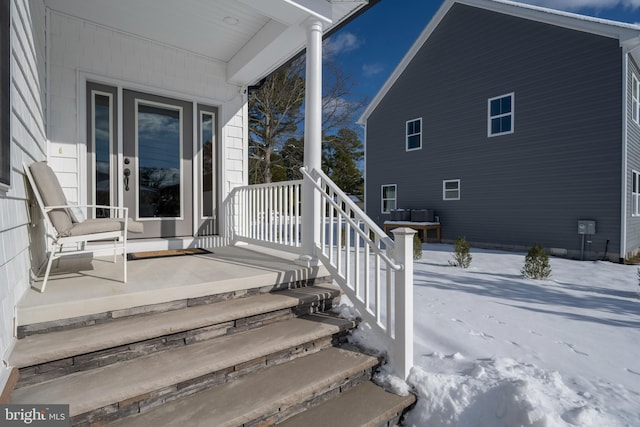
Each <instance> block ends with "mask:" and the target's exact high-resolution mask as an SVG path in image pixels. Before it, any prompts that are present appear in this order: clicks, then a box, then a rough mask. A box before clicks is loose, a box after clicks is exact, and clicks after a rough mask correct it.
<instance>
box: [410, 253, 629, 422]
mask: <svg viewBox="0 0 640 427" xmlns="http://www.w3.org/2000/svg"><path fill="white" fill-rule="evenodd" d="M452 252H453V248H452V246H450V245H444V244H442V245H435V244H428V245H424V252H423V256H422V259H421V260H418V261H416V263H415V287H414V297H415V306H414V310H415V347H414V351H415V354H414V363H415V367H414V368H413V370H412V373H411V375H410V377H409V380H408V382H409V385H410V386H412V387H413V389H414V392H416V393H417V395H418V403H417V405H416V407H415V409H414V410H413V411H412V412H410V413H409V414H408V416H407V418H406V420H405V425H409V426H410V425H414V426H428V427H440V426H460V427H511V426H536V427H547V426H585V427H586V426H593V427H606V426H615V427H617V426H634V427H638V426H640V298H639V297H638V291H640V287H639V286H638V276H637V267H635V266H626V265H619V264H613V263H609V262H590V261H588V262H587V261H585V262H580V261H573V260H567V259H560V258H553V257H552V258H551V260H550V262H551V267H552V269H553V273H552V276H551V277H550V278H549V279H548V280H543V281H539V280H532V279H524V278H523V277H522V274H521V273H520V270H521V269H522V266H523V264H524V257H525V254H522V253H509V252H498V251H485V250H473V249H472V252H471V253H472V255H473V261H472V263H471V267H470V268H468V269H461V268H457V267H452V266H450V265H449V261H450V260H451V259H452V257H451V253H452Z"/></svg>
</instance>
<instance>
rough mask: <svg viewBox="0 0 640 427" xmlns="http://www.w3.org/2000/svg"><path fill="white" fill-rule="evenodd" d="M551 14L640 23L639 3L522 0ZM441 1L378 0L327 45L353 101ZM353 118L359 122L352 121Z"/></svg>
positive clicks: (370, 90)
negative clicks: (559, 12) (344, 75)
mask: <svg viewBox="0 0 640 427" xmlns="http://www.w3.org/2000/svg"><path fill="white" fill-rule="evenodd" d="M522 3H528V4H534V5H538V6H543V7H548V8H552V9H558V10H564V11H568V12H574V13H580V14H583V15H589V16H594V17H598V18H603V19H611V20H616V21H621V22H628V23H632V24H638V23H640V0H522ZM441 4H442V1H441V0H382V1H380V2H379V3H378V4H376V5H375V6H373V7H372V8H371V9H370V10H368V11H367V12H365V13H364V14H362V15H361V16H359V17H358V18H356V19H355V20H353V21H352V22H350V23H349V24H348V25H346V26H345V27H343V28H342V29H341V30H340V31H338V32H336V33H334V34H333V35H331V37H330V38H329V39H328V40H327V42H325V52H326V51H327V50H330V51H331V55H332V58H333V59H334V60H335V61H336V62H337V63H338V64H339V65H340V67H342V68H343V69H345V70H346V71H347V72H348V73H349V74H350V75H351V78H352V79H353V80H354V82H355V84H356V85H355V87H354V88H353V94H354V96H355V97H363V96H364V97H366V98H367V99H368V100H371V99H372V98H373V97H374V96H375V94H376V93H377V92H378V90H379V89H380V88H381V86H382V85H383V84H384V82H385V81H386V79H387V78H388V77H389V75H390V74H391V73H392V72H393V70H394V69H395V67H396V66H397V65H398V63H399V62H400V60H401V59H402V57H403V56H404V55H405V53H406V52H407V51H408V50H409V48H410V47H411V45H412V44H413V42H414V41H415V40H416V38H417V37H418V35H419V34H420V32H421V31H422V30H423V29H424V27H426V25H427V24H428V23H429V21H430V20H431V17H432V16H433V14H434V13H435V12H436V11H437V10H438V8H439V7H440V5H441ZM356 119H357V117H356Z"/></svg>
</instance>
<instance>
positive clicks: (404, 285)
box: [391, 228, 416, 379]
mask: <svg viewBox="0 0 640 427" xmlns="http://www.w3.org/2000/svg"><path fill="white" fill-rule="evenodd" d="M392 233H393V236H394V240H395V249H394V251H393V259H394V260H395V262H396V264H400V265H403V266H404V269H402V270H398V271H396V272H395V301H394V316H395V328H394V329H395V339H394V340H393V342H392V350H391V353H392V354H391V365H392V367H393V370H394V371H395V374H396V375H397V376H399V377H400V378H402V379H407V377H408V376H409V372H410V371H411V367H412V366H413V236H414V235H415V234H416V231H415V230H413V229H411V228H396V229H394V230H392Z"/></svg>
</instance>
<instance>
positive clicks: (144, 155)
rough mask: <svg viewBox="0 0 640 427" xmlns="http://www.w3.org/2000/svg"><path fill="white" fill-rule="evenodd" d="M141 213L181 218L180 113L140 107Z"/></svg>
mask: <svg viewBox="0 0 640 427" xmlns="http://www.w3.org/2000/svg"><path fill="white" fill-rule="evenodd" d="M137 112H138V114H137V116H138V168H139V169H138V201H139V204H138V212H139V216H140V217H142V218H152V217H162V218H167V217H180V216H181V215H180V213H181V206H180V203H181V201H180V196H181V182H180V172H181V171H180V158H181V155H180V130H181V126H180V111H179V110H174V109H169V108H163V107H157V106H152V105H144V104H138V111H137Z"/></svg>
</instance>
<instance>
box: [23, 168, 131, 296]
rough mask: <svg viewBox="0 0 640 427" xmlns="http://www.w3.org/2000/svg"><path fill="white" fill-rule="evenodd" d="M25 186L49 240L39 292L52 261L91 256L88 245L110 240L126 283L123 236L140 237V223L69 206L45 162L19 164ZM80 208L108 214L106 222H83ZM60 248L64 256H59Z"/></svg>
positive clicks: (124, 213)
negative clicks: (120, 259) (119, 254)
mask: <svg viewBox="0 0 640 427" xmlns="http://www.w3.org/2000/svg"><path fill="white" fill-rule="evenodd" d="M23 167H24V172H25V174H26V175H27V179H28V181H29V185H30V186H31V189H32V190H33V194H34V195H35V198H36V201H37V203H38V207H39V208H40V212H41V213H42V216H43V217H44V221H45V224H46V227H47V235H48V236H50V237H51V244H50V246H49V260H48V261H47V269H46V271H45V274H44V280H43V282H42V287H41V288H40V289H39V291H40V292H44V290H45V287H46V286H47V280H48V278H49V273H50V271H51V264H52V263H53V260H54V259H58V258H61V257H63V256H67V255H76V254H83V253H92V252H93V251H92V250H87V249H86V244H87V242H89V241H98V240H113V262H114V263H115V262H116V256H117V255H118V253H122V256H123V264H124V266H123V268H124V277H123V280H122V282H123V283H126V282H127V232H129V231H131V232H137V233H141V232H142V231H143V227H142V223H139V222H135V221H131V220H129V218H128V208H125V207H116V206H101V205H82V206H80V205H70V204H69V203H67V198H66V197H65V195H64V192H63V191H62V187H61V186H60V182H59V181H58V178H57V177H56V175H55V173H54V172H53V170H52V169H51V168H50V167H49V165H47V163H46V162H36V163H33V164H31V165H30V166H27V165H26V164H24V163H23ZM82 208H99V209H104V210H107V211H108V212H110V214H111V216H112V217H110V218H96V219H84V215H83V213H82ZM63 247H64V249H65V250H64V252H63Z"/></svg>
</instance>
